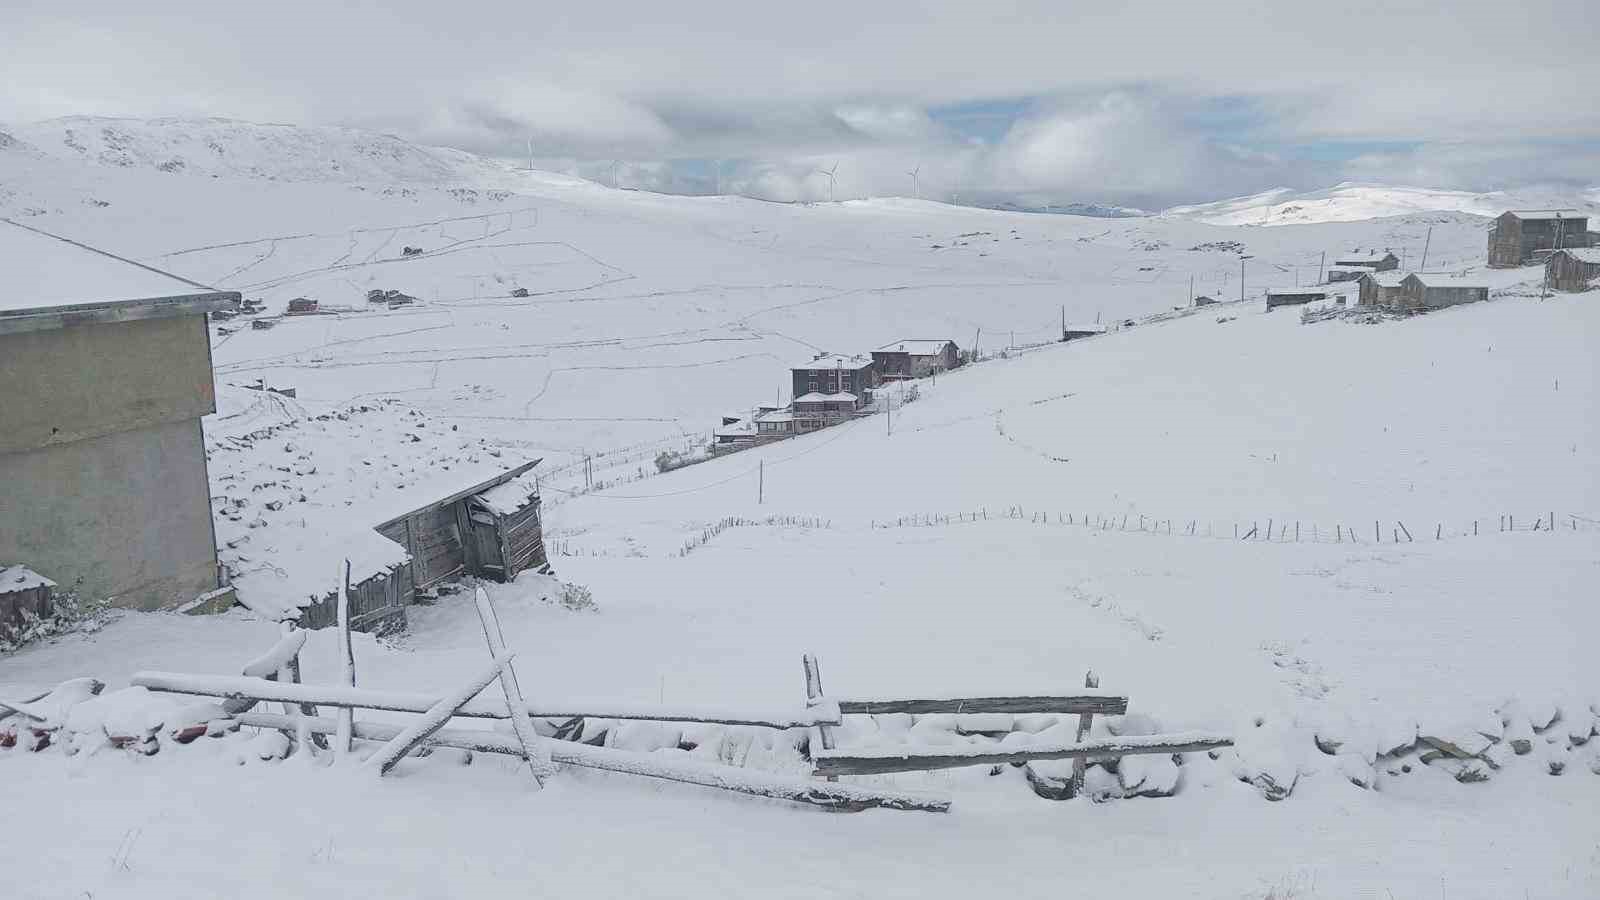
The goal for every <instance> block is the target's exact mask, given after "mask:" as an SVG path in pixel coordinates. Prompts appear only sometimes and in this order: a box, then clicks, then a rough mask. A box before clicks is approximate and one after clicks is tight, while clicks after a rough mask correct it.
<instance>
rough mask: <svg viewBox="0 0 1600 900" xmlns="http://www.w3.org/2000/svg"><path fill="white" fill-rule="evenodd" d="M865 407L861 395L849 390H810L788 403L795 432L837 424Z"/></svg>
mask: <svg viewBox="0 0 1600 900" xmlns="http://www.w3.org/2000/svg"><path fill="white" fill-rule="evenodd" d="M865 408H866V401H865V400H864V399H862V397H861V395H859V394H853V393H851V392H849V391H835V392H833V393H831V394H824V393H821V392H818V391H812V392H811V393H809V394H801V395H800V396H798V397H796V398H794V402H793V403H791V404H790V405H789V411H790V413H791V415H792V416H793V421H794V430H795V432H797V433H804V432H807V431H815V430H817V429H818V428H826V427H828V426H829V425H837V424H839V423H840V422H843V421H844V420H846V419H849V418H852V417H854V416H855V415H856V414H857V413H860V412H861V411H862V410H864V409H865Z"/></svg>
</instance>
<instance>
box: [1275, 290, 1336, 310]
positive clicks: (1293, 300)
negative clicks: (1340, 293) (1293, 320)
mask: <svg viewBox="0 0 1600 900" xmlns="http://www.w3.org/2000/svg"><path fill="white" fill-rule="evenodd" d="M1326 299H1328V295H1327V293H1326V292H1324V291H1268V292H1267V309H1277V308H1278V307H1280V306H1304V305H1305V304H1307V303H1314V302H1316V301H1318V300H1326Z"/></svg>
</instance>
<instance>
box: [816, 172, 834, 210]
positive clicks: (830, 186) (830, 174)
mask: <svg viewBox="0 0 1600 900" xmlns="http://www.w3.org/2000/svg"><path fill="white" fill-rule="evenodd" d="M816 171H817V174H818V175H822V176H825V177H826V178H827V179H828V202H829V203H832V202H833V184H834V179H833V176H834V174H835V173H836V172H838V171H839V164H838V163H834V164H833V168H831V169H818V170H816Z"/></svg>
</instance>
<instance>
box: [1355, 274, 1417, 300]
mask: <svg viewBox="0 0 1600 900" xmlns="http://www.w3.org/2000/svg"><path fill="white" fill-rule="evenodd" d="M1405 277H1406V276H1405V275H1404V274H1402V273H1400V272H1367V273H1366V274H1364V275H1362V276H1361V279H1360V281H1359V283H1358V284H1357V285H1356V288H1357V294H1356V298H1357V299H1356V305H1358V306H1380V307H1384V308H1388V309H1394V308H1397V307H1398V306H1399V305H1400V282H1402V281H1404V280H1405Z"/></svg>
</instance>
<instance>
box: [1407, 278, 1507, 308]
mask: <svg viewBox="0 0 1600 900" xmlns="http://www.w3.org/2000/svg"><path fill="white" fill-rule="evenodd" d="M1487 299H1489V288H1488V287H1486V286H1484V285H1481V284H1474V283H1473V282H1471V281H1468V280H1466V279H1464V278H1458V277H1455V276H1452V275H1423V274H1420V273H1412V274H1410V275H1407V276H1406V277H1405V278H1404V279H1403V280H1401V282H1400V296H1399V307H1400V308H1401V309H1403V310H1410V311H1421V310H1429V309H1443V308H1444V307H1447V306H1457V305H1459V304H1462V303H1477V302H1479V301H1482V300H1487Z"/></svg>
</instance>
